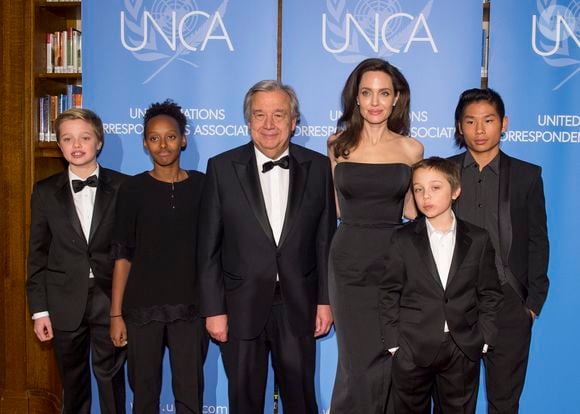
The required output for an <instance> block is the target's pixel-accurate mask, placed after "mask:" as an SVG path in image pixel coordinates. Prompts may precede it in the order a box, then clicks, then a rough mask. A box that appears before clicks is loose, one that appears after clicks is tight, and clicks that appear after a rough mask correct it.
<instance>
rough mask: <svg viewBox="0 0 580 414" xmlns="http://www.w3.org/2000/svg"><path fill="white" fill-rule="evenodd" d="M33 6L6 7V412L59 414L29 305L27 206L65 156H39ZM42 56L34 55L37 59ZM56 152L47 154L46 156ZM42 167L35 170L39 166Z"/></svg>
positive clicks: (2, 42) (2, 324) (1, 170)
mask: <svg viewBox="0 0 580 414" xmlns="http://www.w3.org/2000/svg"><path fill="white" fill-rule="evenodd" d="M36 10H38V9H37V3H36V2H35V1H34V0H22V1H2V2H0V33H1V36H2V39H0V55H1V57H2V65H1V66H0V78H1V79H2V82H1V83H0V85H1V86H0V87H1V88H2V89H1V93H0V136H1V137H2V139H0V185H1V187H0V190H1V194H2V197H0V211H2V212H3V214H1V215H0V234H1V235H2V237H0V412H2V413H28V412H30V413H47V414H49V413H57V412H59V411H60V410H59V407H60V396H61V387H60V382H59V379H58V372H57V369H56V364H55V362H54V354H53V352H52V347H51V345H50V344H42V345H41V344H40V342H39V341H38V340H37V339H36V337H35V335H34V333H33V331H32V322H31V320H30V315H29V313H28V310H27V305H26V292H25V281H26V252H27V245H28V241H27V234H28V227H29V223H30V217H29V215H30V211H29V200H30V193H31V189H32V184H33V181H34V178H35V175H42V176H45V175H48V174H51V173H54V172H55V171H61V170H62V169H63V162H62V159H60V158H58V157H57V158H45V157H44V155H46V154H44V153H41V154H38V155H37V157H35V154H34V142H35V139H36V137H35V131H34V132H33V127H32V126H33V125H34V122H33V120H34V116H35V110H34V109H35V107H34V102H35V99H34V97H35V90H36V88H35V79H36V75H37V74H38V72H37V71H36V68H38V67H39V66H38V63H37V64H36V65H35V62H36V61H37V60H36V59H35V56H38V55H40V53H39V52H38V51H39V50H40V48H39V47H36V48H35V47H34V45H35V41H36V39H37V38H38V29H37V28H36V29H35V20H34V16H35V11H36ZM35 51H36V53H35ZM44 150H46V151H52V152H53V155H55V154H56V151H55V148H54V147H52V148H46V149H43V151H44ZM35 167H37V168H35Z"/></svg>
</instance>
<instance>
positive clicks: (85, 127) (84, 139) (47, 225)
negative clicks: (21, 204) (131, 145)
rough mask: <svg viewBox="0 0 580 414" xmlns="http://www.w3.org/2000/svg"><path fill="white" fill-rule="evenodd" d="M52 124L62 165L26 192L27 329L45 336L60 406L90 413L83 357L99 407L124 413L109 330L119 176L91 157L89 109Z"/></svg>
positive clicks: (117, 352) (94, 144) (98, 128)
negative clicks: (28, 217)
mask: <svg viewBox="0 0 580 414" xmlns="http://www.w3.org/2000/svg"><path fill="white" fill-rule="evenodd" d="M55 130H56V135H57V142H58V146H59V148H60V149H61V151H62V154H63V156H64V158H65V159H66V160H67V161H68V163H69V166H68V170H67V171H64V172H62V173H59V174H56V175H53V176H52V177H49V178H47V179H45V180H42V181H40V182H38V183H37V184H36V185H35V187H34V190H33V192H32V199H31V210H32V211H31V224H30V248H29V254H28V281H27V284H26V287H27V291H28V304H29V307H30V311H31V313H32V318H33V319H34V332H35V334H36V336H37V337H38V339H39V340H40V341H43V342H45V341H50V340H52V341H53V347H54V352H55V355H56V361H57V365H58V368H59V372H60V376H61V380H62V385H63V407H62V412H63V413H71V414H79V413H87V414H88V413H90V409H91V377H90V368H89V360H90V358H92V367H93V372H94V374H95V377H96V379H97V384H98V387H99V402H100V408H101V412H102V413H124V412H125V382H124V369H123V363H124V361H125V351H124V350H122V349H117V348H115V347H114V345H113V344H112V342H111V339H110V337H109V322H110V320H109V308H110V295H111V276H112V271H113V260H112V259H111V256H110V250H111V249H110V247H111V246H110V244H111V237H112V231H113V224H114V221H115V215H114V212H115V202H116V197H117V190H118V189H119V185H120V184H121V182H122V180H123V177H124V176H123V175H122V174H119V173H117V172H115V171H111V170H108V169H106V168H103V167H101V166H99V165H98V163H97V155H98V153H99V152H100V150H101V148H102V146H103V139H104V134H103V124H102V122H101V119H100V118H99V117H98V116H97V115H96V114H95V113H94V112H92V111H90V110H87V109H76V108H75V109H70V110H68V111H66V112H63V113H62V114H60V115H59V116H58V118H57V119H56V121H55ZM89 353H90V356H89Z"/></svg>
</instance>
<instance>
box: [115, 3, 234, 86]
mask: <svg viewBox="0 0 580 414" xmlns="http://www.w3.org/2000/svg"><path fill="white" fill-rule="evenodd" d="M228 1H229V0H223V1H222V3H221V4H220V5H219V6H218V7H217V9H216V10H215V11H212V12H207V11H204V10H200V9H199V7H198V5H197V4H196V2H195V1H194V0H155V1H153V2H152V4H151V7H150V8H149V9H147V8H146V7H145V6H144V4H143V3H144V2H143V0H134V1H131V0H125V10H124V11H121V12H120V24H121V28H120V35H121V44H122V45H123V47H124V48H125V49H126V50H128V51H129V52H130V53H132V55H133V56H134V57H135V59H138V60H140V61H143V62H150V63H151V64H154V63H157V65H156V66H157V67H156V69H155V70H154V72H153V73H152V74H151V75H150V76H149V77H148V78H147V79H145V80H144V81H143V84H146V83H148V82H150V81H151V80H152V79H154V78H155V77H156V76H157V75H158V74H159V73H161V72H162V71H163V70H164V69H165V68H167V67H168V66H169V65H171V64H175V63H180V64H185V65H188V66H190V67H192V68H197V67H199V65H198V64H197V63H196V62H195V61H194V60H193V59H192V58H193V57H195V53H201V52H203V51H204V50H205V48H206V47H207V46H208V42H210V41H212V42H216V41H217V42H224V43H225V44H226V46H227V48H228V50H229V51H230V52H232V51H233V50H234V46H233V44H232V41H231V39H230V36H229V33H228V30H227V28H226V26H225V24H224V21H223V18H222V17H223V16H224V15H225V13H226V9H227V5H228Z"/></svg>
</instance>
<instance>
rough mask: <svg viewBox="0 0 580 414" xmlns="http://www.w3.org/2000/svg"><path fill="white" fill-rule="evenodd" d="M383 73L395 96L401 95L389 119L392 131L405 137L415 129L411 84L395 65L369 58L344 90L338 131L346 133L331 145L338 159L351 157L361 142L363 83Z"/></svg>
mask: <svg viewBox="0 0 580 414" xmlns="http://www.w3.org/2000/svg"><path fill="white" fill-rule="evenodd" d="M372 71H379V72H384V73H386V74H387V75H389V76H390V78H391V79H392V81H393V88H394V89H395V91H394V92H395V94H398V95H399V98H398V100H397V105H396V106H395V107H394V108H393V112H392V113H391V115H390V117H389V129H390V130H391V131H394V132H396V133H397V134H401V135H409V131H410V129H411V120H410V114H409V112H410V107H411V91H410V89H409V83H408V82H407V80H406V79H405V77H404V76H403V74H402V73H401V71H399V69H397V68H396V67H395V66H393V65H391V64H390V63H389V62H387V61H386V60H383V59H378V58H370V59H365V60H363V61H362V62H361V63H359V64H358V66H357V67H356V68H355V69H354V70H353V71H352V73H351V74H350V76H349V77H348V79H347V80H346V83H345V85H344V88H343V90H342V99H341V101H342V116H341V117H340V118H339V120H338V121H337V123H336V130H337V132H342V134H341V135H340V136H339V137H338V138H336V139H335V140H334V141H333V142H331V143H330V144H329V145H330V146H331V147H332V150H333V154H334V157H335V158H339V157H343V158H348V155H349V154H350V151H351V150H352V149H353V148H356V146H357V145H358V143H359V141H360V133H361V131H362V128H363V119H362V116H361V114H360V111H359V109H358V107H357V104H356V97H357V95H358V89H359V85H360V81H361V79H362V77H363V75H364V74H365V73H367V72H372Z"/></svg>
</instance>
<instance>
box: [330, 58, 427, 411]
mask: <svg viewBox="0 0 580 414" xmlns="http://www.w3.org/2000/svg"><path fill="white" fill-rule="evenodd" d="M409 106H410V92H409V85H408V83H407V81H406V80H405V78H404V77H403V75H402V74H401V72H399V70H398V69H397V68H395V67H394V66H392V65H391V64H389V63H387V62H386V61H384V60H382V59H367V60H364V61H363V62H361V63H360V64H359V65H358V66H357V67H356V68H355V70H354V71H353V72H352V73H351V75H350V76H349V78H348V79H347V81H346V84H345V86H344V89H343V91H342V111H343V115H342V117H341V118H340V119H339V120H338V125H337V127H338V128H337V129H338V131H339V132H338V133H337V134H336V135H333V136H332V137H330V138H329V141H328V149H329V151H328V152H329V157H330V159H331V162H332V165H333V169H334V183H335V189H336V196H337V206H338V207H337V208H338V210H339V211H338V215H339V217H340V219H341V223H340V226H339V228H338V230H337V232H336V234H335V236H334V239H333V242H332V246H331V251H330V259H329V272H330V274H329V294H330V302H331V305H332V311H333V315H334V321H335V328H336V336H337V341H338V367H337V372H336V379H335V383H334V389H333V392H332V401H331V412H332V413H333V414H383V413H385V412H387V406H388V403H387V400H388V394H389V390H390V382H391V369H390V366H391V361H390V356H389V355H390V354H389V353H388V350H387V349H385V347H384V343H383V338H382V334H381V323H380V317H379V306H378V305H379V286H378V280H379V278H380V276H381V274H382V271H383V270H382V269H383V266H384V261H383V257H384V255H385V249H386V248H387V246H388V243H389V240H390V237H391V234H392V233H393V231H394V230H395V229H396V228H397V227H398V226H400V225H401V224H402V217H403V215H405V217H407V218H414V217H415V216H416V210H415V206H414V203H413V201H412V196H411V194H410V192H409V183H410V178H411V169H410V166H411V165H412V164H413V163H415V162H417V161H419V160H420V159H422V158H423V146H422V145H421V143H419V142H418V141H417V140H415V139H413V138H410V137H408V134H409V129H410V121H409Z"/></svg>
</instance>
